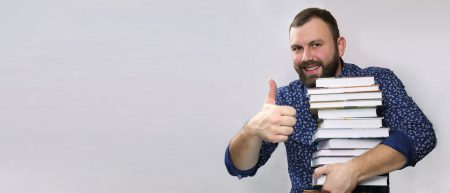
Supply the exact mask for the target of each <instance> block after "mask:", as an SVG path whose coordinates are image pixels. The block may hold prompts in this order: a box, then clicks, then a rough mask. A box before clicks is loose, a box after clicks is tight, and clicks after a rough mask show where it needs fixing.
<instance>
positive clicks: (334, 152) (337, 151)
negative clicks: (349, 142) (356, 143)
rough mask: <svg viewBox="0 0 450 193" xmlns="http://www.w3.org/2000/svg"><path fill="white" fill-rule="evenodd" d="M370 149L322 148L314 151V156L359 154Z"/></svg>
mask: <svg viewBox="0 0 450 193" xmlns="http://www.w3.org/2000/svg"><path fill="white" fill-rule="evenodd" d="M367 151H369V149H322V150H319V151H316V152H314V153H313V155H312V157H313V158H316V157H336V156H338V157H342V156H359V155H361V154H363V153H365V152H367Z"/></svg>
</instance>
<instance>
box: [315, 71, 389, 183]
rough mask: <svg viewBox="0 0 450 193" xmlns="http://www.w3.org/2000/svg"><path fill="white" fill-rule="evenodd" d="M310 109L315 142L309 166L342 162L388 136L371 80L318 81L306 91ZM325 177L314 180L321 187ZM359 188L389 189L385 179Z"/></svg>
mask: <svg viewBox="0 0 450 193" xmlns="http://www.w3.org/2000/svg"><path fill="white" fill-rule="evenodd" d="M308 96H309V102H310V108H311V111H312V112H313V114H314V115H315V116H316V117H317V118H318V127H317V130H316V132H315V133H314V135H313V139H312V143H314V142H317V151H316V152H314V153H313V156H312V160H311V167H313V168H316V167H320V166H322V165H326V164H333V163H344V162H347V161H349V160H351V159H353V158H354V157H355V156H359V155H361V154H363V153H365V152H366V151H368V150H369V149H371V148H373V147H375V146H376V145H378V144H379V143H380V142H381V141H382V139H383V138H386V137H388V136H389V128H384V127H383V126H382V119H383V118H382V117H378V115H377V106H381V105H382V102H381V101H382V94H381V91H380V89H379V85H377V84H375V79H374V77H346V78H319V79H317V80H316V88H311V89H308ZM325 179H326V176H322V177H320V178H319V179H317V180H313V185H314V186H321V185H323V183H324V182H325ZM359 185H360V186H388V179H387V176H375V177H373V178H370V179H368V180H366V181H364V182H361V183H360V184H359Z"/></svg>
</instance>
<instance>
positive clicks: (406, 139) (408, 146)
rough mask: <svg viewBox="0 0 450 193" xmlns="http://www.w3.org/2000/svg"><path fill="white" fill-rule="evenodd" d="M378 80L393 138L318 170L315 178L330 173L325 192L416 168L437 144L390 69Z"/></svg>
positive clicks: (429, 125)
mask: <svg viewBox="0 0 450 193" xmlns="http://www.w3.org/2000/svg"><path fill="white" fill-rule="evenodd" d="M376 78H377V79H378V82H379V83H380V85H381V89H382V91H383V108H382V115H383V117H384V119H383V125H385V126H386V127H389V128H390V136H389V137H388V138H386V139H385V140H384V141H383V142H382V144H380V145H378V146H377V147H376V148H374V149H372V150H370V151H368V152H366V153H365V154H363V155H361V156H359V157H356V158H354V159H353V160H351V161H349V162H347V163H345V164H331V165H328V166H324V167H322V168H317V169H316V171H315V174H314V177H316V178H317V177H319V176H320V175H323V174H327V181H326V182H325V184H324V187H323V188H324V190H325V191H330V190H333V191H332V192H351V191H352V190H353V189H354V188H355V187H356V184H357V183H358V182H360V181H362V180H364V179H367V178H369V177H372V176H376V175H380V174H384V173H388V172H391V171H394V170H398V169H401V168H403V167H406V166H414V165H415V164H416V163H417V162H418V161H420V160H421V159H422V158H423V157H425V155H427V154H428V153H429V152H430V151H431V150H432V149H433V148H434V147H435V145H436V137H435V134H434V130H433V127H432V125H431V123H430V121H429V120H428V119H427V118H426V116H425V115H424V114H423V113H422V111H421V110H420V109H419V107H417V105H416V104H415V103H414V101H413V100H412V99H411V97H409V96H408V95H407V93H406V91H405V89H404V86H403V84H402V82H401V81H400V80H399V79H398V78H397V76H395V74H394V73H393V72H392V71H390V70H383V71H381V73H379V75H378V77H376ZM337 176H340V177H339V178H341V179H342V180H339V179H337ZM338 184H342V186H339V185H338Z"/></svg>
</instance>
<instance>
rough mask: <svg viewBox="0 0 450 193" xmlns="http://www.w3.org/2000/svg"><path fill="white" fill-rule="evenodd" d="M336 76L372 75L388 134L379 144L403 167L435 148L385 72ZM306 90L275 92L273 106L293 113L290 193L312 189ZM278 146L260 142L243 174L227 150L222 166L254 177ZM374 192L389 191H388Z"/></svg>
mask: <svg viewBox="0 0 450 193" xmlns="http://www.w3.org/2000/svg"><path fill="white" fill-rule="evenodd" d="M343 64H344V65H343V68H342V71H341V73H340V74H339V77H359V76H374V77H375V82H376V84H379V85H380V90H381V91H382V95H383V100H382V103H383V106H382V107H381V112H380V113H381V115H380V116H381V117H384V119H383V126H384V127H388V128H390V135H389V137H388V138H386V139H385V140H384V141H383V142H382V144H385V145H388V146H390V147H392V148H393V149H396V150H397V151H399V152H400V153H402V154H403V155H404V156H405V157H406V159H407V163H406V164H405V167H406V166H414V165H415V164H416V163H417V162H418V161H420V160H421V159H422V158H423V157H425V155H427V154H428V153H429V152H431V150H433V148H434V147H435V146H436V136H435V134H434V130H433V126H432V124H431V123H430V121H429V120H428V119H427V117H426V116H425V115H424V114H423V113H422V111H421V110H420V109H419V107H418V106H417V105H416V104H415V103H414V101H413V100H412V98H411V97H409V96H408V94H407V93H406V91H405V88H404V85H403V84H402V82H401V81H400V79H398V78H397V76H396V75H395V74H394V73H393V72H392V71H391V70H389V69H386V68H379V67H369V68H365V69H361V68H359V67H358V66H356V65H354V64H349V63H343ZM306 91H307V88H306V87H305V86H304V85H303V84H302V83H301V82H300V81H299V80H295V81H293V82H291V83H290V84H289V85H288V86H285V87H281V88H279V89H278V95H277V98H276V103H277V105H288V106H292V107H294V108H295V109H296V110H297V124H296V125H295V126H294V132H293V134H291V135H290V136H289V139H288V140H287V141H286V142H284V145H285V146H286V151H287V160H288V171H289V176H290V179H291V183H292V189H291V193H294V192H296V193H298V192H299V193H301V192H303V190H304V189H312V186H311V183H312V174H313V170H312V168H311V157H312V153H313V152H314V151H315V150H316V146H315V143H313V144H310V141H311V139H312V136H313V133H314V131H315V130H316V128H317V120H316V119H315V118H313V116H312V114H311V112H310V108H309V98H308V96H307V92H306ZM277 145H278V144H276V143H269V142H263V144H262V147H261V150H260V154H259V159H258V162H257V164H256V165H255V166H254V167H253V168H251V169H249V170H245V171H241V170H238V169H236V168H235V167H234V165H233V162H232V161H231V158H230V152H229V149H228V148H227V149H226V153H225V165H226V167H227V170H228V172H229V173H230V174H231V175H233V176H237V177H239V178H243V177H247V176H253V175H255V173H256V171H257V170H258V168H260V167H261V166H263V165H264V164H265V163H266V162H267V160H268V159H269V158H270V156H271V154H272V153H273V151H274V150H275V149H276V147H277ZM377 192H389V188H384V190H381V191H380V190H378V191H377Z"/></svg>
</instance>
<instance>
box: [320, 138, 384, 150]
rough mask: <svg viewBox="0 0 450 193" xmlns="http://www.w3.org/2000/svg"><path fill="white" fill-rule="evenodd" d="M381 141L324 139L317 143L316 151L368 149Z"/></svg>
mask: <svg viewBox="0 0 450 193" xmlns="http://www.w3.org/2000/svg"><path fill="white" fill-rule="evenodd" d="M382 140H383V139H325V140H322V141H319V142H317V149H318V150H321V149H355V148H362V149H364V148H365V149H370V148H374V147H375V146H377V145H378V144H380V143H381V141H382Z"/></svg>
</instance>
